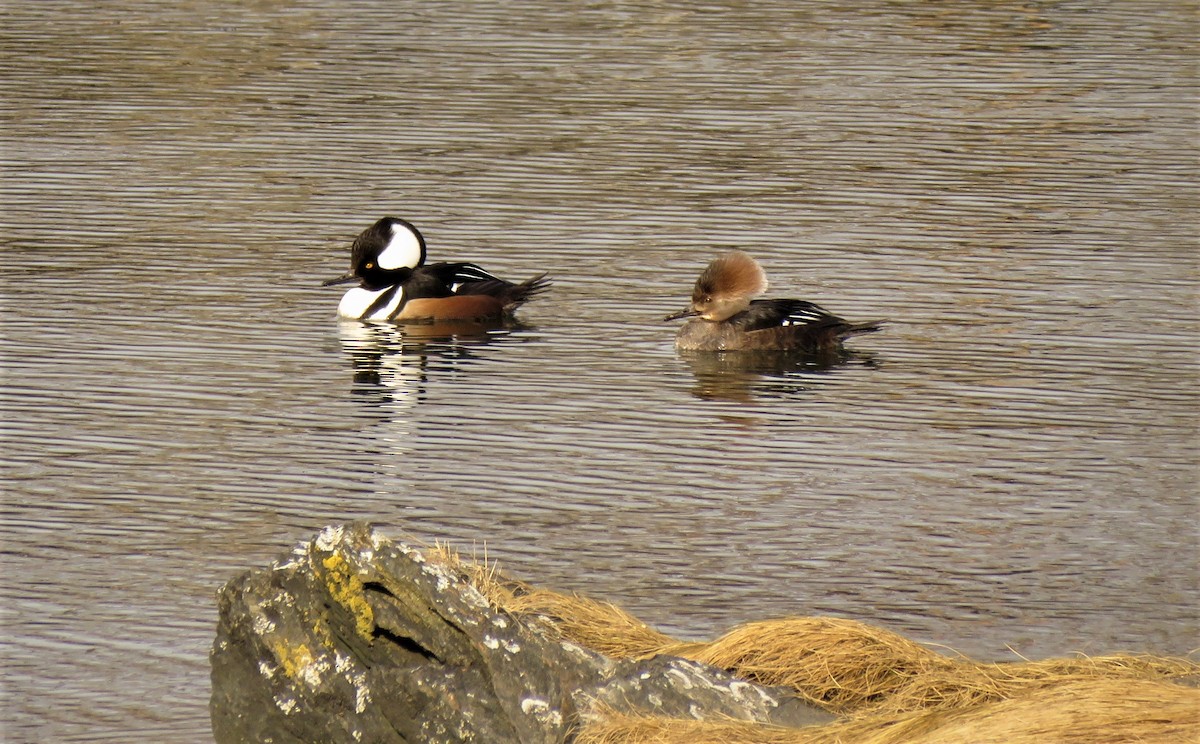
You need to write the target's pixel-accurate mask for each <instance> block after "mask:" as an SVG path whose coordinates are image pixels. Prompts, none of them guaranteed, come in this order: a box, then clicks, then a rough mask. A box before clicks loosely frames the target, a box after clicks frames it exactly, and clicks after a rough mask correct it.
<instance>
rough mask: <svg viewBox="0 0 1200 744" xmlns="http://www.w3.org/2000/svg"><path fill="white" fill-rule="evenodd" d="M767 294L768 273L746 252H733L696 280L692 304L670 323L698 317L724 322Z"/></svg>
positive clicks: (715, 262) (671, 318)
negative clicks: (764, 293)
mask: <svg viewBox="0 0 1200 744" xmlns="http://www.w3.org/2000/svg"><path fill="white" fill-rule="evenodd" d="M766 291H767V273H766V272H765V271H763V268H762V266H759V265H758V261H755V260H754V259H753V258H751V257H750V254H748V253H745V252H743V251H730V252H729V253H726V254H725V255H723V256H720V257H718V258H716V259H715V260H713V262H712V263H710V264H709V265H708V267H707V268H705V269H704V272H703V273H701V274H700V278H699V279H697V280H696V287H695V288H694V289H693V290H692V304H691V305H690V306H689V307H688V309H686V310H684V311H682V312H679V313H675V314H674V315H671V316H669V317H667V320H674V319H676V318H684V317H687V316H691V315H698V316H700V317H701V318H704V319H705V320H711V321H715V322H718V323H719V322H721V321H723V320H728V319H729V318H731V317H733V316H734V315H737V314H738V313H740V312H742V311H743V310H745V309H746V308H748V307H750V300H752V299H753V298H755V297H757V296H758V295H760V294H762V293H763V292H766Z"/></svg>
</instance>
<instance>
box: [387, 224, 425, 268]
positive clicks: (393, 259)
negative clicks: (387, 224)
mask: <svg viewBox="0 0 1200 744" xmlns="http://www.w3.org/2000/svg"><path fill="white" fill-rule="evenodd" d="M391 229H392V239H391V240H389V241H388V244H387V245H386V246H384V248H383V250H382V251H380V252H379V268H381V269H400V268H409V269H415V268H416V267H417V264H419V263H420V262H421V239H420V238H418V237H417V236H416V234H415V233H414V232H413V231H412V230H411V229H410V228H409V227H408V225H405V224H404V223H402V222H393V223H392V224H391Z"/></svg>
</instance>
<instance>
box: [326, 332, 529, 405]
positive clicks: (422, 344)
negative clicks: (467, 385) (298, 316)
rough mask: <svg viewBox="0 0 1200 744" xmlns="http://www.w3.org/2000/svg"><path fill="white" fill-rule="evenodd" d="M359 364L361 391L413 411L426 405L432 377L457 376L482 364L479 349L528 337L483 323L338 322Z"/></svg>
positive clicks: (356, 378) (356, 368)
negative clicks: (423, 403)
mask: <svg viewBox="0 0 1200 744" xmlns="http://www.w3.org/2000/svg"><path fill="white" fill-rule="evenodd" d="M338 331H339V336H340V339H341V342H342V348H343V349H344V350H345V352H346V354H347V356H349V357H350V361H351V363H352V364H353V365H354V381H355V383H356V386H355V390H356V392H357V393H359V394H363V395H366V396H368V397H369V398H371V399H373V400H374V402H376V403H379V404H380V405H384V406H386V407H388V408H392V409H395V408H396V407H397V405H396V404H401V406H400V407H402V408H405V409H408V408H411V407H412V406H414V405H416V404H417V403H420V402H421V401H423V400H424V399H425V397H426V395H427V392H428V381H429V379H430V377H438V376H444V375H454V374H458V373H460V372H463V371H465V370H466V369H467V368H468V367H471V366H472V365H474V364H476V363H477V362H479V361H481V359H480V354H479V353H478V350H480V349H482V348H484V347H486V346H490V345H492V344H493V343H494V342H500V343H504V342H509V341H516V340H518V339H522V338H525V337H522V336H519V335H515V334H512V333H511V330H510V329H508V328H505V329H500V328H494V327H493V328H489V327H487V326H486V325H480V324H478V323H463V322H445V323H430V324H422V325H412V324H407V325H394V324H391V323H351V322H342V323H339V324H338Z"/></svg>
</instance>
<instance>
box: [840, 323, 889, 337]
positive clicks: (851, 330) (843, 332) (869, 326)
mask: <svg viewBox="0 0 1200 744" xmlns="http://www.w3.org/2000/svg"><path fill="white" fill-rule="evenodd" d="M884 322H885V321H882V320H869V321H867V322H866V323H845V324H843V325H842V327H840V328H838V331H837V335H838V339H839V340H841V339H843V338H850V337H851V336H861V335H863V334H864V333H875V332H876V331H882V330H883V324H884Z"/></svg>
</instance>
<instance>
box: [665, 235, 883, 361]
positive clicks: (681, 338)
mask: <svg viewBox="0 0 1200 744" xmlns="http://www.w3.org/2000/svg"><path fill="white" fill-rule="evenodd" d="M766 291H767V274H766V272H765V271H763V268H762V267H761V266H759V265H758V261H755V260H754V259H753V258H751V257H750V256H749V254H747V253H744V252H742V251H730V252H729V253H726V254H725V255H723V256H720V257H719V258H717V259H715V260H714V261H713V262H712V263H710V264H709V265H708V268H706V269H705V270H704V272H703V273H702V274H700V278H699V279H697V280H696V287H695V289H694V290H692V304H691V305H690V306H689V307H688V308H687V309H686V310H683V311H682V312H678V313H675V314H674V315H669V316H667V318H666V320H675V319H676V318H685V317H691V320H689V321H688V322H687V323H684V325H683V327H682V328H680V329H679V335H678V336H676V337H675V346H676V347H677V348H679V349H683V350H685V351H749V350H760V351H798V352H809V353H822V352H831V351H837V350H838V349H840V348H841V343H842V340H843V339H845V338H847V337H849V336H854V335H857V334H860V333H871V332H873V331H878V330H880V323H881V321H872V322H870V323H849V322H847V321H845V320H842V319H841V318H839V317H837V316H836V315H833V314H832V313H829V312H827V311H825V310H823V309H822V308H820V307H818V306H817V305H814V304H813V303H811V302H805V301H804V300H752V299H751V298H752V297H755V296H756V295H760V294H762V293H763V292H766Z"/></svg>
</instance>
